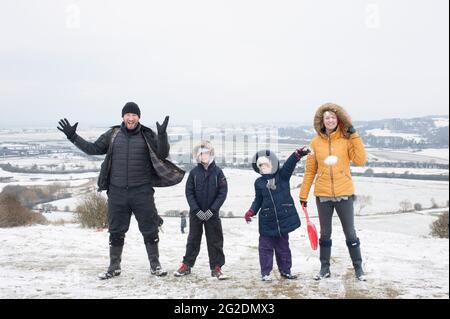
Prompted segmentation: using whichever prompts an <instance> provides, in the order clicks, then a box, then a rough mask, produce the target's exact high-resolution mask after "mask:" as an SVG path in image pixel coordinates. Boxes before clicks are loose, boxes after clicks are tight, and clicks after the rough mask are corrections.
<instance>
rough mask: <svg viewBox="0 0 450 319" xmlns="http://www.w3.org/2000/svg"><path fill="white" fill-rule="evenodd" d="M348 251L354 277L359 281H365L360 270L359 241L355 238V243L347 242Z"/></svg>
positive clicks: (362, 271)
mask: <svg viewBox="0 0 450 319" xmlns="http://www.w3.org/2000/svg"><path fill="white" fill-rule="evenodd" d="M347 247H348V251H349V253H350V258H351V259H352V263H353V268H354V269H355V276H356V278H357V279H358V280H359V281H366V278H365V274H364V270H363V268H362V257H361V248H360V241H359V238H357V239H356V240H355V241H347Z"/></svg>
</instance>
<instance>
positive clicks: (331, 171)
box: [328, 136, 336, 197]
mask: <svg viewBox="0 0 450 319" xmlns="http://www.w3.org/2000/svg"><path fill="white" fill-rule="evenodd" d="M328 152H329V156H331V136H328ZM330 177H331V193H332V194H333V197H336V193H335V191H334V176H333V166H332V165H330Z"/></svg>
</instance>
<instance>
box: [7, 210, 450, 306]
mask: <svg viewBox="0 0 450 319" xmlns="http://www.w3.org/2000/svg"><path fill="white" fill-rule="evenodd" d="M434 219H435V217H431V216H425V215H419V214H404V215H394V216H385V217H384V216H372V217H359V218H358V219H357V226H358V233H359V237H360V238H361V242H362V251H363V257H364V259H365V268H366V271H367V273H368V281H367V282H365V283H360V282H356V281H355V280H354V278H353V271H352V269H351V263H350V259H349V257H348V253H347V249H346V247H345V242H344V238H343V235H342V231H341V227H340V225H339V220H337V219H336V220H335V221H334V223H335V230H334V235H333V242H334V247H333V257H332V278H330V279H329V280H326V281H322V282H315V281H313V280H312V279H311V277H312V276H313V275H314V274H315V272H316V271H317V269H318V267H319V261H318V252H313V251H311V249H310V248H309V243H308V241H307V238H306V237H305V232H304V231H305V228H304V227H302V229H301V230H298V231H296V232H294V233H293V234H291V248H292V252H293V258H294V260H293V262H294V263H293V264H294V265H293V272H294V273H298V274H299V280H297V281H286V280H282V279H280V278H279V276H278V274H276V273H275V272H274V275H275V280H274V281H273V282H272V283H262V282H260V280H259V263H258V251H257V243H258V233H257V222H256V221H255V222H254V223H252V224H251V225H247V224H246V223H245V222H244V221H243V220H242V219H224V220H223V228H224V232H225V255H226V258H227V265H226V266H225V267H224V271H225V272H226V273H227V274H228V275H229V276H231V279H230V280H228V281H222V282H217V280H214V279H212V278H210V277H209V267H208V258H207V252H206V242H205V241H203V244H202V251H201V253H200V256H199V258H198V261H197V266H196V267H195V268H194V270H193V274H192V275H191V276H189V277H185V278H180V279H177V278H174V277H173V276H172V275H171V273H172V272H173V271H174V270H176V268H177V267H178V266H179V263H180V261H181V258H182V256H183V254H184V248H185V243H186V236H187V235H182V234H181V233H180V231H179V219H177V218H166V219H165V225H164V231H165V232H164V233H162V234H161V247H160V250H161V262H162V264H163V266H164V267H166V269H167V270H168V271H169V272H170V276H168V277H166V278H155V277H151V276H150V275H149V271H148V261H147V260H146V254H145V248H144V245H143V241H142V238H141V235H140V233H139V232H138V230H137V224H136V223H135V222H134V221H133V223H132V225H131V228H130V231H129V233H128V236H127V238H126V246H125V249H124V256H123V262H122V270H123V273H122V276H120V277H118V278H117V279H114V280H110V281H106V282H102V281H98V280H97V279H96V275H97V274H98V273H99V272H101V271H103V270H104V269H105V266H106V265H107V263H108V256H107V253H108V244H107V243H108V234H107V233H106V232H96V231H94V230H88V229H82V228H80V227H79V226H78V225H77V224H66V225H65V226H33V227H26V228H14V229H0V247H1V249H0V298H189V299H191V298H449V278H448V277H449V246H448V240H443V239H433V238H430V237H429V236H428V235H427V233H428V225H429V224H430V223H431V222H432V221H433V220H434ZM313 221H314V222H315V223H316V225H317V220H316V219H313Z"/></svg>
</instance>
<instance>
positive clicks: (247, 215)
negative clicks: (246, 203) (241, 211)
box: [245, 209, 256, 224]
mask: <svg viewBox="0 0 450 319" xmlns="http://www.w3.org/2000/svg"><path fill="white" fill-rule="evenodd" d="M255 215H256V214H255V212H254V211H253V209H250V210H249V211H248V212H246V213H245V221H246V222H247V224H248V223H251V222H252V217H253V216H255Z"/></svg>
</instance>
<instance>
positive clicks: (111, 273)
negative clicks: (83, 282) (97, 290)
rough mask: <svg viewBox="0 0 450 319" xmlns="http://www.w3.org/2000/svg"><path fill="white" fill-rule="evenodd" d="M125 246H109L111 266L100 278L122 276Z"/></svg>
mask: <svg viewBox="0 0 450 319" xmlns="http://www.w3.org/2000/svg"><path fill="white" fill-rule="evenodd" d="M122 251H123V246H110V247H109V259H110V263H109V267H108V270H107V271H106V272H104V273H102V274H100V275H98V278H99V279H101V280H106V279H111V278H113V277H117V276H120V274H121V269H120V262H121V261H122Z"/></svg>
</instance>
